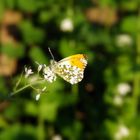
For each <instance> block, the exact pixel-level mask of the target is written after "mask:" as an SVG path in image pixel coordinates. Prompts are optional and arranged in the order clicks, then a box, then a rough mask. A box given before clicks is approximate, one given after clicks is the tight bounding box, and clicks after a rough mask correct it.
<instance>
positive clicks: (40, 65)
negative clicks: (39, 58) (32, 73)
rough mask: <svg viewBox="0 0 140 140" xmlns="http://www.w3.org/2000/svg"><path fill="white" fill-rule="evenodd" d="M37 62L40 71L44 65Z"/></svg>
mask: <svg viewBox="0 0 140 140" xmlns="http://www.w3.org/2000/svg"><path fill="white" fill-rule="evenodd" d="M36 64H37V65H38V68H37V71H38V72H40V71H41V70H42V68H43V65H42V64H39V63H38V62H36Z"/></svg>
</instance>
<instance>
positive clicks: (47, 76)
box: [43, 67, 56, 83]
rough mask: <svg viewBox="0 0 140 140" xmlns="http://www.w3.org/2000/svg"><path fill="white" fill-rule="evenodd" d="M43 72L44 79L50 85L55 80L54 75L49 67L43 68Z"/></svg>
mask: <svg viewBox="0 0 140 140" xmlns="http://www.w3.org/2000/svg"><path fill="white" fill-rule="evenodd" d="M43 72H44V78H45V79H46V80H47V81H48V82H50V83H52V82H54V81H55V80H56V75H55V73H54V72H53V71H52V70H51V69H50V68H49V67H46V68H44V70H43Z"/></svg>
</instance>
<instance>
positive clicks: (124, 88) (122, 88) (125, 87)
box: [117, 83, 131, 95]
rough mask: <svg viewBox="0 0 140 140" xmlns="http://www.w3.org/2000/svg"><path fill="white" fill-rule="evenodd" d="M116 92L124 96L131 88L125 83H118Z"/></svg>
mask: <svg viewBox="0 0 140 140" xmlns="http://www.w3.org/2000/svg"><path fill="white" fill-rule="evenodd" d="M117 91H118V92H119V94H120V95H126V94H127V93H128V92H130V91H131V87H130V85H129V84H127V83H120V84H118V86H117Z"/></svg>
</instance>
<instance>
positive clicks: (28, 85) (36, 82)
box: [11, 79, 44, 96]
mask: <svg viewBox="0 0 140 140" xmlns="http://www.w3.org/2000/svg"><path fill="white" fill-rule="evenodd" d="M41 82H44V79H43V80H39V81H35V82H33V83H30V84H27V85H26V86H24V87H22V88H20V89H18V90H16V91H14V92H12V93H11V96H13V95H15V94H17V93H18V92H20V91H22V90H24V89H26V88H28V87H31V86H32V85H35V84H39V83H41Z"/></svg>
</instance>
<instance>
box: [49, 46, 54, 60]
mask: <svg viewBox="0 0 140 140" xmlns="http://www.w3.org/2000/svg"><path fill="white" fill-rule="evenodd" d="M48 50H49V52H50V54H51V57H52V59H53V60H55V59H54V56H53V54H52V52H51V49H50V48H48Z"/></svg>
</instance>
